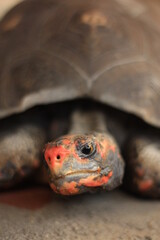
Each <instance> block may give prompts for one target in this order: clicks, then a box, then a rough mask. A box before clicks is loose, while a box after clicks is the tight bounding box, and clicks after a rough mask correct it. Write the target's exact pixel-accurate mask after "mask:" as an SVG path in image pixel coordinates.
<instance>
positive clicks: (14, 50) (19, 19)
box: [0, 0, 160, 126]
mask: <svg viewBox="0 0 160 240" xmlns="http://www.w3.org/2000/svg"><path fill="white" fill-rule="evenodd" d="M127 2H128V5H127ZM159 9H160V3H159V2H158V0H152V1H150V0H147V1H146V0H143V1H130V0H126V1H123V0H107V1H106V0H99V1H97V0H92V1H91V0H85V1H82V0H76V1H75V0H67V1H66V0H61V1H59V0H27V1H24V2H22V3H21V4H19V5H18V6H17V7H15V8H14V9H13V10H11V11H10V12H9V13H8V14H7V15H6V16H5V17H4V19H3V20H2V21H1V22H0V117H1V118H2V117H5V116H8V115H10V114H12V113H15V112H21V111H24V110H25V109H28V108H30V107H32V106H35V105H37V104H47V103H50V102H58V101H62V100H69V99H75V98H78V97H84V96H85V97H86V96H88V97H91V98H93V99H96V100H98V101H101V102H104V103H107V104H109V105H111V106H114V107H116V108H119V109H122V110H125V111H127V112H131V113H134V114H136V115H138V116H140V117H141V118H143V119H144V120H145V121H147V122H149V123H151V124H153V125H156V126H160V107H159V102H160V69H159V63H160V28H159V22H160V15H159V12H160V11H158V10H159Z"/></svg>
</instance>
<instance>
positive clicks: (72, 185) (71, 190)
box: [60, 182, 79, 195]
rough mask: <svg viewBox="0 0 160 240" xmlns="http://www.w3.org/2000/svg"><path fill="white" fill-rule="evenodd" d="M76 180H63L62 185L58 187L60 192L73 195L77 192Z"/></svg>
mask: <svg viewBox="0 0 160 240" xmlns="http://www.w3.org/2000/svg"><path fill="white" fill-rule="evenodd" d="M76 186H77V183H76V182H65V183H64V184H63V186H62V187H61V188H60V193H61V194H63V195H74V194H77V193H78V192H79V190H78V188H76Z"/></svg>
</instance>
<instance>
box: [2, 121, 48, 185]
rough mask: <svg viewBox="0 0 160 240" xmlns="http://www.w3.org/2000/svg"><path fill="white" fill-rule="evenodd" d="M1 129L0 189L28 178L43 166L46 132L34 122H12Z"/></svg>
mask: <svg viewBox="0 0 160 240" xmlns="http://www.w3.org/2000/svg"><path fill="white" fill-rule="evenodd" d="M6 122H7V121H5V124H4V125H3V124H2V125H3V126H1V128H0V188H6V187H11V186H14V185H15V184H17V183H18V182H20V181H22V180H23V179H25V178H27V177H28V176H30V175H31V173H32V172H33V171H34V170H35V169H37V168H38V167H39V166H40V164H41V154H42V148H43V144H44V142H45V141H46V136H45V130H44V129H43V127H42V126H41V125H37V124H36V123H32V121H27V120H25V121H23V120H22V121H19V120H17V119H16V120H14V121H12V120H11V119H9V122H8V124H6Z"/></svg>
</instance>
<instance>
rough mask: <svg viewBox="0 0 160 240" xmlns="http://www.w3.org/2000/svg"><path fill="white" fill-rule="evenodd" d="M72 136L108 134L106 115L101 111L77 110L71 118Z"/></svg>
mask: <svg viewBox="0 0 160 240" xmlns="http://www.w3.org/2000/svg"><path fill="white" fill-rule="evenodd" d="M70 126H71V128H70V131H69V133H70V134H77V133H79V134H85V133H89V132H107V124H106V117H105V114H104V113H103V112H101V111H98V110H97V111H83V110H76V111H75V112H73V114H72V116H71V125H70Z"/></svg>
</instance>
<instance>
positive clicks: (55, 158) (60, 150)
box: [44, 146, 70, 168]
mask: <svg viewBox="0 0 160 240" xmlns="http://www.w3.org/2000/svg"><path fill="white" fill-rule="evenodd" d="M69 154H70V151H68V150H67V149H66V148H64V147H63V146H58V147H52V148H49V147H48V148H46V150H45V154H44V156H45V160H46V161H47V163H48V165H49V166H50V167H52V168H55V167H56V166H57V165H62V164H63V161H64V159H65V158H66V157H67V156H68V155H69Z"/></svg>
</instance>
